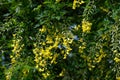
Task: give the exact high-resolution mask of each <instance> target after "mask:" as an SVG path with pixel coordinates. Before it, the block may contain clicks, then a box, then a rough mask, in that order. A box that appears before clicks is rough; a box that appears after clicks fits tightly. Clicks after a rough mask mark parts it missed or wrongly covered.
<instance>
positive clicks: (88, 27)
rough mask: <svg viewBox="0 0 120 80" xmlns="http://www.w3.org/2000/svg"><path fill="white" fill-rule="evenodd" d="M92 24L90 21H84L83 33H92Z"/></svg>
mask: <svg viewBox="0 0 120 80" xmlns="http://www.w3.org/2000/svg"><path fill="white" fill-rule="evenodd" d="M91 26H92V23H90V22H89V21H86V20H83V21H82V31H83V32H90V30H91Z"/></svg>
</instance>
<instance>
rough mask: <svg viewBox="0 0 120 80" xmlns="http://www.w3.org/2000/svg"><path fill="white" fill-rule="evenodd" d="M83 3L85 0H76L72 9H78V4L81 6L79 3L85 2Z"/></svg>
mask: <svg viewBox="0 0 120 80" xmlns="http://www.w3.org/2000/svg"><path fill="white" fill-rule="evenodd" d="M83 3H84V1H83V0H74V1H73V6H72V9H76V7H77V6H79V5H81V4H83Z"/></svg>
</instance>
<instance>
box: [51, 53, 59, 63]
mask: <svg viewBox="0 0 120 80" xmlns="http://www.w3.org/2000/svg"><path fill="white" fill-rule="evenodd" d="M57 57H58V54H57V53H56V54H54V56H53V59H52V61H51V64H52V63H54V64H56V63H57V62H56V58H57Z"/></svg>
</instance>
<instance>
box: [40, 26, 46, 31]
mask: <svg viewBox="0 0 120 80" xmlns="http://www.w3.org/2000/svg"><path fill="white" fill-rule="evenodd" d="M39 31H40V32H42V33H44V32H46V27H45V25H43V26H42V29H39Z"/></svg>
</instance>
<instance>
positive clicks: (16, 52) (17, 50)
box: [10, 34, 24, 64]
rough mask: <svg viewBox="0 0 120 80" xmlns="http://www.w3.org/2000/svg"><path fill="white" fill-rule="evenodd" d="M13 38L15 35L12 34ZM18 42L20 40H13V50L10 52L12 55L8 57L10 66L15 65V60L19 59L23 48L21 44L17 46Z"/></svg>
mask: <svg viewBox="0 0 120 80" xmlns="http://www.w3.org/2000/svg"><path fill="white" fill-rule="evenodd" d="M13 37H14V38H15V37H16V34H13ZM20 41H21V40H20V39H14V40H13V45H12V46H13V50H12V52H13V54H11V55H10V58H11V63H12V64H13V63H15V62H16V59H17V58H19V57H20V52H21V50H22V48H23V46H24V44H22V45H21V46H20V44H19V43H20Z"/></svg>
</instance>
